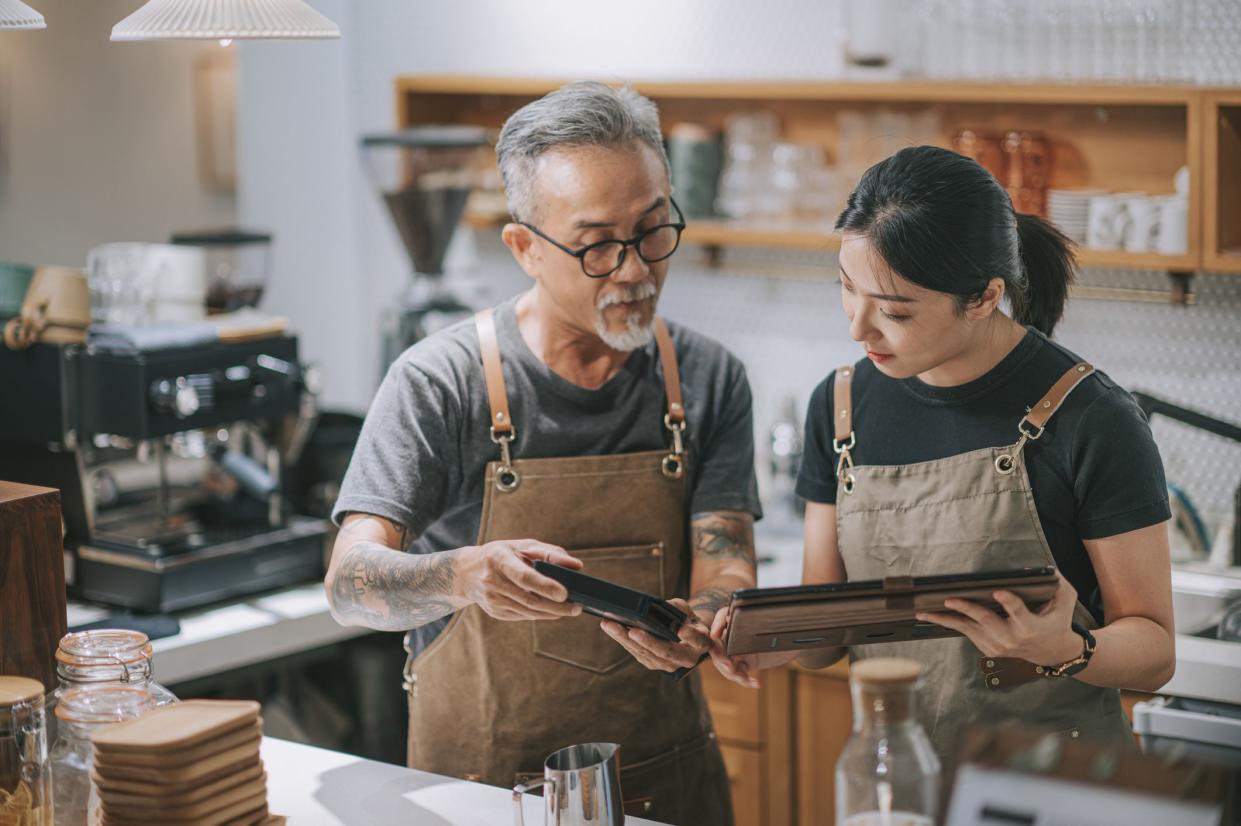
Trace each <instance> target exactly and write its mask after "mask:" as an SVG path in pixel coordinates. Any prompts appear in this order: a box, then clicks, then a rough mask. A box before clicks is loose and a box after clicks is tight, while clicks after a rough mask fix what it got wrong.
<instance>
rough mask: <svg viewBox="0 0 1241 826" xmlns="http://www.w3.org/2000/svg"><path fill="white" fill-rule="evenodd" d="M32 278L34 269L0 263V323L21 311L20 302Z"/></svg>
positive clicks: (23, 265)
mask: <svg viewBox="0 0 1241 826" xmlns="http://www.w3.org/2000/svg"><path fill="white" fill-rule="evenodd" d="M32 278H34V267H28V266H26V265H25V264H14V263H12V262H9V261H0V321H3V320H5V319H8V318H12V317H13V316H15V315H17V314H19V313H20V312H21V311H22V302H23V301H24V300H25V299H26V291H27V290H28V289H30V280H31V279H32Z"/></svg>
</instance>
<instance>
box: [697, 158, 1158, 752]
mask: <svg viewBox="0 0 1241 826" xmlns="http://www.w3.org/2000/svg"><path fill="white" fill-rule="evenodd" d="M836 228H837V229H838V230H839V231H840V232H841V233H842V234H843V241H842V244H841V250H840V285H841V299H842V303H843V306H844V312H845V316H846V317H847V318H848V320H849V333H850V335H851V336H852V337H853V339H854V340H855V341H857V342H858V343H859V344H861V345H862V347H863V349H864V350H865V355H866V357H865V358H863V359H861V360H860V361H859V362H857V363H856V364H855V365H851V366H849V367H842V368H840V369H838V370H836V371H834V372H833V373H832V374H830V375H828V377H827V378H826V379H825V380H824V381H823V383H822V384H820V385H819V387H818V388H817V389H816V390H815V392H814V394H813V396H812V398H811V401H810V409H809V413H808V414H807V422H806V453H805V459H804V463H803V467H802V470H801V476H800V478H799V480H798V486H797V489H798V492H799V493H800V494H801V495H802V496H803V497H805V499H806V500H807V506H806V521H805V533H806V551H805V553H806V556H805V562H804V569H803V581H804V582H806V583H822V582H839V581H843V580H846V579H852V580H861V579H876V578H881V577H886V576H901V575H914V576H917V575H930V574H955V573H962V572H967V571H986V570H1000V569H1010V568H1019V567H1025V566H1043V565H1055V566H1056V567H1057V569H1058V570H1059V572H1060V574H1061V576H1060V577H1059V587H1058V590H1057V591H1056V594H1055V596H1054V598H1053V599H1052V600H1051V601H1050V602H1049V603H1048V604H1047V605H1046V606H1044V607H1043V608H1042V609H1041V610H1038V611H1031V610H1028V609H1027V607H1026V605H1025V604H1024V603H1023V602H1022V601H1021V600H1020V599H1018V598H1017V597H1016V596H1015V595H1013V594H1012V593H1009V592H1005V591H1000V592H997V593H996V594H995V599H996V600H997V601H998V602H999V603H1000V604H1001V605H1002V606H1003V607H1004V609H1005V612H1006V613H1007V616H1006V617H1002V616H1000V615H998V614H996V613H994V612H993V611H991V610H990V609H989V608H986V607H984V606H982V605H980V604H977V603H972V602H968V601H960V600H958V601H952V602H950V603H949V604H948V605H947V607H948V608H949V609H950V610H948V611H944V612H941V613H935V614H923V615H919V617H918V618H919V620H921V621H924V622H929V623H936V624H938V625H942V626H945V627H947V628H950V629H953V630H955V631H959V632H960V633H961V634H962V635H964V638H961V637H954V638H949V639H930V640H921V641H916V642H910V643H889V644H885V645H871V646H858V647H854V648H853V649H852V650H850V651H849V654H850V656H851V657H852V658H853V659H860V658H866V657H871V656H905V657H912V658H914V659H916V660H919V661H920V662H921V663H922V665H923V667H924V674H925V678H926V679H925V684H924V688H923V700H922V703H923V705H922V714H923V718H924V722H925V724H926V726H927V729H928V732H929V733H930V736H931V739H932V741H933V742H934V743H935V744H936V748H937V750H939V751H940V754H941V758H942V757H944V756H946V755H948V754H950V753H951V752H952V749H953V748H954V745H955V744H954V743H953V737H954V736H955V735H956V734H958V733H959V732H960V731H961V729H962V728H963V727H964V726H965V725H968V724H972V723H982V724H995V723H1000V722H1004V721H1010V720H1011V721H1014V722H1020V723H1024V724H1028V725H1034V726H1042V727H1048V728H1051V729H1054V730H1058V731H1062V732H1066V733H1068V734H1070V735H1071V736H1073V737H1077V736H1094V737H1103V738H1108V739H1110V740H1112V741H1114V742H1116V743H1127V744H1130V745H1132V742H1133V738H1132V735H1131V734H1130V733H1129V727H1128V724H1127V722H1126V720H1125V716H1124V713H1123V712H1122V710H1121V706H1120V696H1119V691H1118V689H1119V688H1121V687H1125V688H1135V689H1142V690H1146V691H1154V690H1156V689H1158V688H1159V687H1161V686H1162V685H1163V684H1164V683H1165V682H1166V681H1167V680H1168V679H1169V678H1170V677H1171V675H1172V672H1173V669H1174V666H1175V656H1174V648H1173V639H1174V636H1173V628H1172V595H1171V585H1170V571H1169V560H1168V544H1167V532H1166V527H1165V525H1164V524H1163V523H1164V521H1165V520H1167V519H1168V518H1169V515H1170V514H1169V509H1168V501H1167V490H1166V488H1165V482H1164V474H1163V467H1162V465H1161V463H1160V460H1159V454H1158V452H1157V450H1156V448H1155V444H1154V442H1153V441H1152V439H1151V434H1150V429H1149V428H1148V427H1147V423H1146V421H1145V419H1144V417H1143V415H1142V413H1141V411H1140V410H1139V408H1138V406H1137V405H1136V404H1135V403H1134V401H1133V400H1132V399H1131V398H1130V396H1129V395H1128V394H1127V393H1126V392H1125V391H1124V390H1123V389H1122V388H1120V387H1118V386H1117V385H1116V384H1115V383H1113V382H1112V381H1111V379H1109V378H1108V377H1107V376H1106V375H1105V374H1103V373H1102V372H1100V371H1098V370H1095V369H1094V368H1093V367H1091V366H1090V365H1089V364H1087V363H1085V362H1083V360H1082V359H1080V358H1078V357H1077V356H1076V355H1074V354H1073V353H1071V352H1069V351H1068V350H1066V349H1065V348H1064V347H1062V346H1060V345H1059V344H1057V343H1055V342H1053V341H1051V340H1050V339H1049V336H1050V335H1051V332H1052V329H1053V328H1054V327H1055V325H1056V322H1057V321H1058V320H1059V319H1060V316H1061V314H1062V311H1063V309H1064V303H1065V298H1066V296H1067V293H1068V287H1069V284H1070V282H1071V281H1072V279H1073V263H1072V254H1071V250H1070V249H1069V245H1068V242H1067V240H1066V239H1065V237H1064V236H1063V235H1061V234H1060V233H1059V232H1058V231H1057V230H1056V229H1054V228H1053V227H1052V226H1051V225H1049V224H1047V223H1046V222H1044V221H1043V220H1041V219H1039V218H1036V217H1033V216H1030V215H1018V214H1015V213H1014V211H1013V208H1012V205H1011V203H1010V201H1009V198H1008V196H1007V195H1006V194H1005V192H1004V190H1003V188H1001V187H1000V185H999V184H998V183H997V182H996V180H995V179H994V178H993V177H992V176H991V175H990V174H988V173H987V172H986V171H985V170H984V169H983V168H982V167H981V166H979V165H978V164H976V163H975V162H974V161H971V160H968V159H966V158H964V157H961V156H959V155H956V154H954V153H952V152H949V151H947V150H944V149H938V148H935V147H930V146H921V147H914V148H908V149H903V150H901V151H900V152H897V153H896V154H895V155H893V156H892V157H890V158H888V159H887V160H885V161H883V162H882V163H879V164H877V165H876V166H874V167H872V168H871V169H869V170H868V171H867V172H866V174H865V175H864V176H863V177H862V180H861V182H860V183H859V184H858V186H857V189H856V190H854V192H853V194H852V195H851V196H850V197H849V202H848V205H847V206H846V208H845V211H844V213H843V214H842V215H841V216H840V218H839V220H838V221H837V222H836ZM1005 305H1006V306H1007V307H1008V311H1007V312H1006V311H1005V310H1004V309H1003V308H1004V306H1005ZM724 624H725V618H724V617H723V614H721V617H720V619H719V620H718V621H717V623H716V627H715V629H714V632H715V635H716V636H717V638H718V637H720V636H721V635H722V632H723V628H724ZM843 653H844V652H843V651H842V650H839V649H834V650H831V651H819V652H809V653H806V654H803V655H802V661H803V662H804V663H805V664H808V665H812V666H823V665H826V664H829V663H830V662H833V661H834V660H836V659H838V658H839V657H840V656H841V655H842V654H843ZM790 658H791V657H784V658H783V659H784V660H785V661H787V660H788V659H790ZM780 659H781V657H780V656H778V655H762V657H757V658H756V657H748V658H735V659H732V660H729V659H727V658H724V657H723V656H722V655H718V654H717V655H716V664H717V666H718V667H719V668H720V670H721V672H723V673H724V674H725V676H728V677H730V678H732V679H734V680H736V681H737V682H740V683H742V684H748V685H752V686H753V685H756V684H757V681H756V679H755V678H754V676H753V674H754V672H755V671H756V670H757V669H759V668H763V667H769V666H771V665H774V664H777V663H778V662H779V661H780ZM1036 667H1037V668H1036Z"/></svg>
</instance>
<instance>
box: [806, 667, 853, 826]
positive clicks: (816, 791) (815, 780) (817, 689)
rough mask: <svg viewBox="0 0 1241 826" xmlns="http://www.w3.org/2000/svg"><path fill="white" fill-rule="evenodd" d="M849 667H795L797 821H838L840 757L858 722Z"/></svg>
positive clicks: (827, 824) (815, 824) (814, 824)
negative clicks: (852, 729) (820, 669)
mask: <svg viewBox="0 0 1241 826" xmlns="http://www.w3.org/2000/svg"><path fill="white" fill-rule="evenodd" d="M848 673H849V672H848V664H847V663H838V664H837V665H834V666H832V667H831V668H826V669H823V670H822V671H807V670H801V669H799V670H797V672H796V674H797V690H796V696H797V717H796V719H797V762H796V767H797V823H798V826H834V824H835V822H836V760H837V758H838V757H840V751H841V749H843V748H844V745H845V741H846V740H848V739H849V732H850V730H851V728H852V725H853V704H852V702H851V701H850V699H849V678H848Z"/></svg>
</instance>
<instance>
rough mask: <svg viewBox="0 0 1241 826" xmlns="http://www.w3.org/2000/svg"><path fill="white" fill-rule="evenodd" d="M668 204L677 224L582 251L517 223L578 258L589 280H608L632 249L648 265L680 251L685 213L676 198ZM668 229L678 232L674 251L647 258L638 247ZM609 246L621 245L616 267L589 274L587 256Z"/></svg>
mask: <svg viewBox="0 0 1241 826" xmlns="http://www.w3.org/2000/svg"><path fill="white" fill-rule="evenodd" d="M668 203H670V204H672V208H673V209H675V210H676V215H677V220H676V222H675V223H671V224H656V225H655V226H653V227H650V228H648V229H644V230H642V231H641V232H639V233H638V234H637V235H635V236H634V237H632V238H630V239H629V240H628V241H621V240H620V239H618V238H609V239H608V240H606V241H596V242H595V243H593V244H587V245H586V246H584V247H582V248H580V249H576V250H575V249H573V248H572V247H568V246H565V245H564V244H562V243H560V242H559V241H557V240H556V239H555V238H552V237H551V236H549V235H547V234H545V233H544V232H543V231H542V230H541V229H539V228H538V227H536V226H535V225H534V224H527V223H526V222H525V221H517V222H516V223H517V224H518V225H519V226H523V227H525V228H526V229H528V230H530V231H531V232H533V233H534V234H535V235H537V236H539V237H540V238H542V239H543V240H544V241H546V242H547V243H549V244H551V245H552V246H554V247H556V248H557V249H559V250H560V251H562V252H565V253H567V254H569V255H572V256H573V257H574V258H576V259H577V261H578V263H579V264H581V266H582V273H583V274H584V275H585V276H586V277H587V278H607V277H608V276H609V275H611V274H612V273H614V272H616V271H617V270H619V269H620V268H621V267H623V266H625V256H627V255H628V254H629V248H630V247H633V249H634V252H636V253H637V254H638V257H639V258H641V259H642V260H643V261H645V262H646V263H648V264H655V263H658V262H659V261H667V260H668V259H669V258H671V257H672V256H673V254H674V253H676V251H677V250H678V249H680V248H681V233H683V232H684V231H685V213H683V212H681V208H680V207H679V206H677V202H676V199H675V198H671V197H670V198H668ZM668 227H672V228H673V229H675V230H676V231H677V241H676V243H675V244H673V245H672V249H671V250H670V251H669V252H668V254H667V255H661V256H660V257H658V258H647V257H646V256H645V255H643V254H642V250H641V249H639V246H638V245H639V244H641V243H642V241H643V239H645V238H646V237H647V236H648V235H652V234H654V233H656V232H658V231H659V230H661V229H667V228H668ZM607 244H620V245H621V251H620V256H619V257H618V258H617V260H616V266H615V267H613V268H612V269H610V270H608V271H607V272H605V273H600V274H599V275H595V274H593V273H591V272H588V271H587V270H586V256H587V255H589V254H590V251H591V250H593V249H596V248H598V247H602V246H605V245H607Z"/></svg>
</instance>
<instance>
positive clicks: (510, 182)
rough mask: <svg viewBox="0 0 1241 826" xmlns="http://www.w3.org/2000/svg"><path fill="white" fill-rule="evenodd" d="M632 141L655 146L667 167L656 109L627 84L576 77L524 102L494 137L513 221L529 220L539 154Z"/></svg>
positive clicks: (532, 214) (533, 207)
mask: <svg viewBox="0 0 1241 826" xmlns="http://www.w3.org/2000/svg"><path fill="white" fill-rule="evenodd" d="M638 144H645V145H647V146H649V147H650V148H651V149H653V150H655V154H656V155H658V156H659V160H660V161H661V162H662V163H663V165H664V171H665V172H667V171H668V156H667V155H666V154H665V153H664V144H663V136H662V135H661V134H660V131H659V111H658V110H657V109H656V108H655V104H654V103H652V102H651V100H650V99H649V98H646V97H643V96H642V95H640V94H638V93H637V92H636V91H634V89H633V88H632V87H630V86H622V87H621V88H619V89H613V88H612V87H610V86H608V85H606V84H604V83H600V82H598V81H594V80H582V81H578V82H576V83H569V84H566V85H564V86H561V87H560V88H559V89H557V90H556V91H554V92H551V93H550V94H548V95H545V96H544V97H541V98H539V99H538V100H536V101H533V102H531V103H527V104H526V105H525V106H523V107H521V108H520V109H518V110H517V111H516V112H514V113H513V115H512V116H511V117H510V118H509V119H508V120H507V121H505V123H504V128H503V129H501V130H500V139H499V141H497V142H496V160H497V161H499V164H500V175H501V176H503V178H504V190H505V192H506V193H507V196H508V209H509V212H510V213H512V215H513V218H514V219H515V220H519V221H533V220H535V218H536V214H537V211H538V210H537V208H536V207H537V204H536V196H535V191H534V190H535V186H534V183H535V182H534V171H535V166H536V164H537V162H538V159H539V156H540V155H542V154H543V153H545V152H549V151H551V150H553V149H559V148H562V147H575V146H599V147H606V148H621V149H623V148H628V147H631V146H635V145H638Z"/></svg>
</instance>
